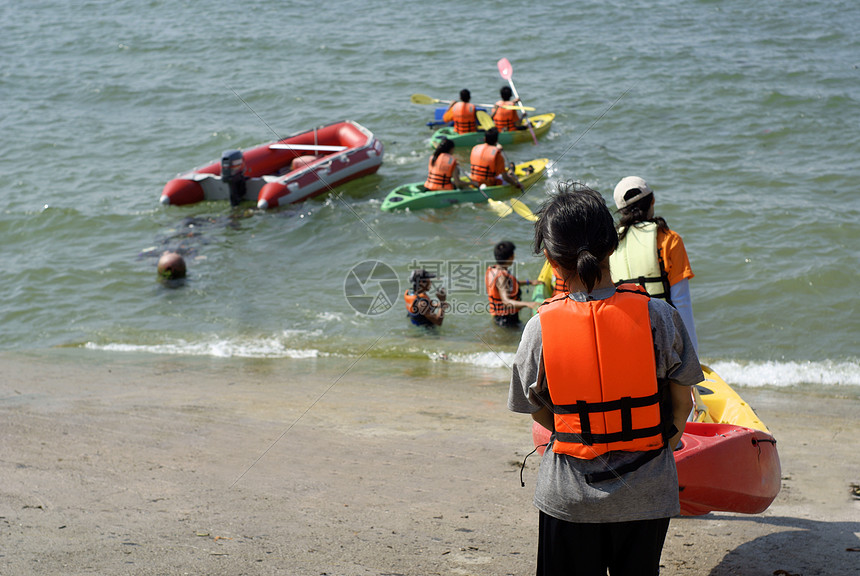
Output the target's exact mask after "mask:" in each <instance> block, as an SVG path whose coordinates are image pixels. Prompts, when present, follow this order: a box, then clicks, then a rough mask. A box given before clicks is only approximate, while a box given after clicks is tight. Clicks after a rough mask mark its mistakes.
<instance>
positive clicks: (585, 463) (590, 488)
mask: <svg viewBox="0 0 860 576" xmlns="http://www.w3.org/2000/svg"><path fill="white" fill-rule="evenodd" d="M614 293H615V289H614V288H606V289H602V290H595V291H594V292H592V293H591V294H590V295H586V294H585V293H583V292H574V293H571V295H570V297H571V298H573V299H574V300H577V301H580V302H584V301H586V300H587V299H592V300H604V299H606V298H609V297H610V296H612V295H613V294H614ZM648 312H649V315H650V317H651V333H652V335H653V338H654V350H655V359H656V364H657V377H658V378H668V379H670V380H671V381H673V382H675V383H676V384H680V385H682V386H692V385H694V384H697V383H699V382H701V381H703V380H704V375H703V374H702V368H701V365H700V364H699V358H698V357H697V356H696V352H695V350H694V349H693V344H692V342H691V341H690V337H689V335H688V334H687V330H686V328H685V327H684V322H683V321H682V320H681V317H680V316H679V315H678V312H677V311H676V310H675V309H674V308H672V307H671V306H670V305H669V304H667V303H666V302H664V301H662V300H656V299H653V298H652V299H651V300H650V301H649V303H648ZM541 350H542V345H541V328H540V315H535V316H534V317H532V319H531V320H529V322H528V323H527V324H526V326H525V329H524V330H523V335H522V338H521V340H520V345H519V348H518V349H517V353H516V356H515V357H514V365H513V373H512V375H511V388H510V392H509V394H508V408H509V409H510V410H512V411H514V412H521V413H524V414H531V413H534V412H537V411H538V410H539V409H540V407H541V406H543V405H548V406H551V404H552V403H551V401H550V397H549V391H548V390H547V386H546V378H545V376H544V374H543V361H542V357H541ZM641 454H642V453H641V452H622V451H613V452H609V453H607V454H604V455H602V456H599V457H597V458H595V459H593V460H582V459H579V458H574V457H572V456H568V455H566V454H556V453H555V452H553V451H552V450H551V449H550V450H546V451H545V452H544V455H543V459H542V460H541V464H540V471H539V472H538V478H537V486H536V487H535V496H534V503H535V506H537V508H538V509H540V510H542V511H543V512H545V513H546V514H549V515H550V516H553V517H555V518H559V519H561V520H566V521H568V522H586V523H603V522H627V521H633V520H647V519H654V518H667V517H671V516H675V515H677V514H679V513H680V511H681V509H680V505H679V503H678V474H677V472H676V470H675V458H674V456H673V455H672V453H671V451H669V450H664V451H663V452H662V453H661V454H660V455H659V456H658V457H657V458H654V459H653V460H651V461H649V462H647V463H646V464H643V465H642V466H641V467H639V468H638V469H636V470H635V471H633V472H628V473H627V474H623V475H621V476H620V477H615V478H612V479H610V480H604V481H602V482H595V483H593V484H588V483H587V482H586V481H585V478H584V475H585V474H588V473H593V472H600V471H604V470H606V469H615V468H618V467H619V466H622V465H624V464H626V463H628V462H630V461H632V460H634V459H636V458H637V457H639V456H641Z"/></svg>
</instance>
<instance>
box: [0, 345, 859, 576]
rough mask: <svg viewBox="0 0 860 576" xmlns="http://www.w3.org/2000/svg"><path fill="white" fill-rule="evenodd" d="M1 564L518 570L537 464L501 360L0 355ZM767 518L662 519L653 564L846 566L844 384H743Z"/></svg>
mask: <svg viewBox="0 0 860 576" xmlns="http://www.w3.org/2000/svg"><path fill="white" fill-rule="evenodd" d="M0 370H2V373H3V374H5V375H6V377H5V378H3V380H2V384H0V386H2V389H0V398H2V401H0V410H2V416H3V417H2V419H0V422H2V424H0V425H2V427H3V434H4V437H5V441H4V443H3V447H2V449H1V450H2V456H0V481H2V486H3V488H2V494H3V497H2V498H0V528H2V531H0V534H2V538H0V543H2V547H0V573H4V574H5V573H10V574H11V573H14V574H37V573H67V574H93V573H144V574H150V573H151V574H184V573H208V574H323V573H326V574H405V575H412V574H415V575H418V574H482V575H496V574H498V575H507V574H531V573H533V572H534V556H535V549H536V539H537V511H536V510H535V508H534V507H533V506H532V503H531V498H532V494H533V490H534V478H535V475H536V470H537V465H538V460H537V459H536V458H534V457H532V458H529V460H528V463H527V466H526V469H525V473H524V480H525V483H526V486H525V488H522V487H520V484H519V473H520V464H521V462H522V459H523V457H524V456H525V455H526V454H527V453H528V452H529V451H530V450H531V436H530V432H529V421H527V419H525V418H523V416H522V415H517V414H512V413H510V412H508V411H507V409H506V408H505V400H506V397H507V382H506V381H504V380H500V379H499V377H498V374H499V371H483V370H480V369H475V368H472V367H467V366H462V365H452V364H450V363H444V362H441V363H427V362H421V363H419V362H409V361H403V362H395V361H392V362H387V361H386V362H377V361H373V362H367V363H355V362H354V361H352V360H348V359H313V360H253V361H250V360H249V361H242V360H235V359H234V360H212V359H208V358H191V359H189V358H184V357H164V356H152V357H149V356H140V355H124V354H94V353H92V352H87V351H80V350H63V351H59V352H58V351H49V352H45V353H44V354H43V353H33V354H15V355H12V354H8V353H7V354H0ZM739 392H740V393H741V395H742V396H743V397H744V398H745V400H747V402H748V403H749V404H750V405H751V406H753V408H755V409H756V411H757V412H758V414H759V416H760V417H761V418H762V420H763V421H764V422H765V424H766V425H767V426H768V428H770V430H771V432H772V433H773V434H774V436H775V437H776V439H777V442H778V444H777V448H778V450H779V454H780V459H781V463H782V478H783V481H782V490H781V492H780V494H779V496H777V499H776V501H775V502H774V503H773V504H772V505H771V507H770V508H769V509H768V510H767V511H765V512H764V513H762V514H758V515H753V516H746V515H740V514H730V513H712V514H708V515H706V516H701V517H681V518H675V519H673V520H672V522H671V524H670V528H669V533H668V535H667V539H666V545H665V547H664V552H663V560H662V565H663V569H662V572H661V574H664V575H666V574H668V575H681V574H690V575H692V574H712V575H720V574H750V575H751V574H772V573H774V572H775V571H778V570H785V571H787V572H788V573H791V574H804V575H808V574H817V573H818V574H850V573H858V570H860V568H858V566H860V552H858V551H853V550H856V549H857V548H860V539H858V533H860V500H855V499H853V498H852V496H851V494H850V484H851V483H860V462H858V459H857V457H856V454H857V452H858V448H860V440H858V438H860V434H858V433H860V424H858V419H857V418H856V414H857V411H858V408H860V401H858V400H857V399H856V398H847V399H846V398H834V397H828V396H816V395H802V394H798V393H793V392H791V391H781V390H771V389H754V388H740V389H739Z"/></svg>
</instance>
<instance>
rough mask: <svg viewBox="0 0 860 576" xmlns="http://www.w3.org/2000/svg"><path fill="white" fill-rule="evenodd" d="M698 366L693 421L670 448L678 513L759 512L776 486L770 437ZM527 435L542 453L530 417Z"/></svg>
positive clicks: (540, 433) (543, 440) (545, 433)
mask: <svg viewBox="0 0 860 576" xmlns="http://www.w3.org/2000/svg"><path fill="white" fill-rule="evenodd" d="M702 371H703V372H704V374H705V381H704V382H702V383H701V384H698V385H696V386H694V387H693V388H694V394H695V396H696V418H695V420H696V421H694V422H688V423H687V425H686V426H685V427H684V434H683V435H682V436H681V442H680V444H679V445H678V447H677V448H676V449H675V465H676V467H677V469H678V490H679V492H678V494H679V499H680V501H681V514H682V515H683V516H699V515H702V514H707V513H708V512H712V511H724V512H740V513H743V514H758V513H759V512H764V511H765V510H766V509H767V507H768V506H770V504H771V502H773V500H774V499H775V498H776V496H777V494H779V489H780V482H781V468H780V465H779V454H778V453H777V451H776V440H775V439H774V437H773V436H772V435H771V433H770V431H769V430H768V429H767V427H766V426H765V425H764V424H763V423H762V421H761V420H759V418H758V416H757V415H756V413H755V412H754V411H753V409H752V408H750V406H749V405H748V404H747V403H746V402H744V400H743V399H742V398H741V397H740V396H739V395H738V394H737V393H736V392H735V391H734V390H732V388H731V387H730V386H729V385H728V384H726V383H725V381H723V379H722V378H720V377H719V376H718V375H717V374H716V373H715V372H714V371H713V370H711V368H709V367H708V366H704V365H703V366H702ZM532 439H533V440H534V443H535V446H536V447H538V451H539V452H540V453H541V454H543V447H544V446H546V444H547V443H548V442H549V439H550V432H549V430H547V429H546V428H544V427H543V426H541V425H540V424H538V423H537V422H535V423H533V425H532Z"/></svg>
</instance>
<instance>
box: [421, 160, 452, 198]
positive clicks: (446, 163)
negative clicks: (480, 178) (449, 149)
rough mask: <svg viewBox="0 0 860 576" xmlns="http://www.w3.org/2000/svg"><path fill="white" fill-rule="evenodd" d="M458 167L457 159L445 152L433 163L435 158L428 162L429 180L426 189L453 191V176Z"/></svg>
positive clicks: (425, 185)
mask: <svg viewBox="0 0 860 576" xmlns="http://www.w3.org/2000/svg"><path fill="white" fill-rule="evenodd" d="M456 167H457V159H456V158H454V157H453V156H451V155H450V154H447V153H445V152H443V153H442V154H439V156H438V157H437V158H436V162H435V163H434V162H433V157H432V156H431V157H430V160H429V161H428V162H427V180H426V181H425V182H424V187H425V188H427V189H428V190H453V189H454V184H453V183H452V182H451V175H452V174H453V173H454V168H456Z"/></svg>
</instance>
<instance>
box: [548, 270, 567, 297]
mask: <svg viewBox="0 0 860 576" xmlns="http://www.w3.org/2000/svg"><path fill="white" fill-rule="evenodd" d="M552 280H553V283H552V296H553V298H555V297H556V296H559V295H561V294H567V293H568V292H570V289H569V288H568V287H567V282H565V281H564V278H562V276H561V274H560V273H559V271H558V270H557V269H555V268H553V269H552Z"/></svg>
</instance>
